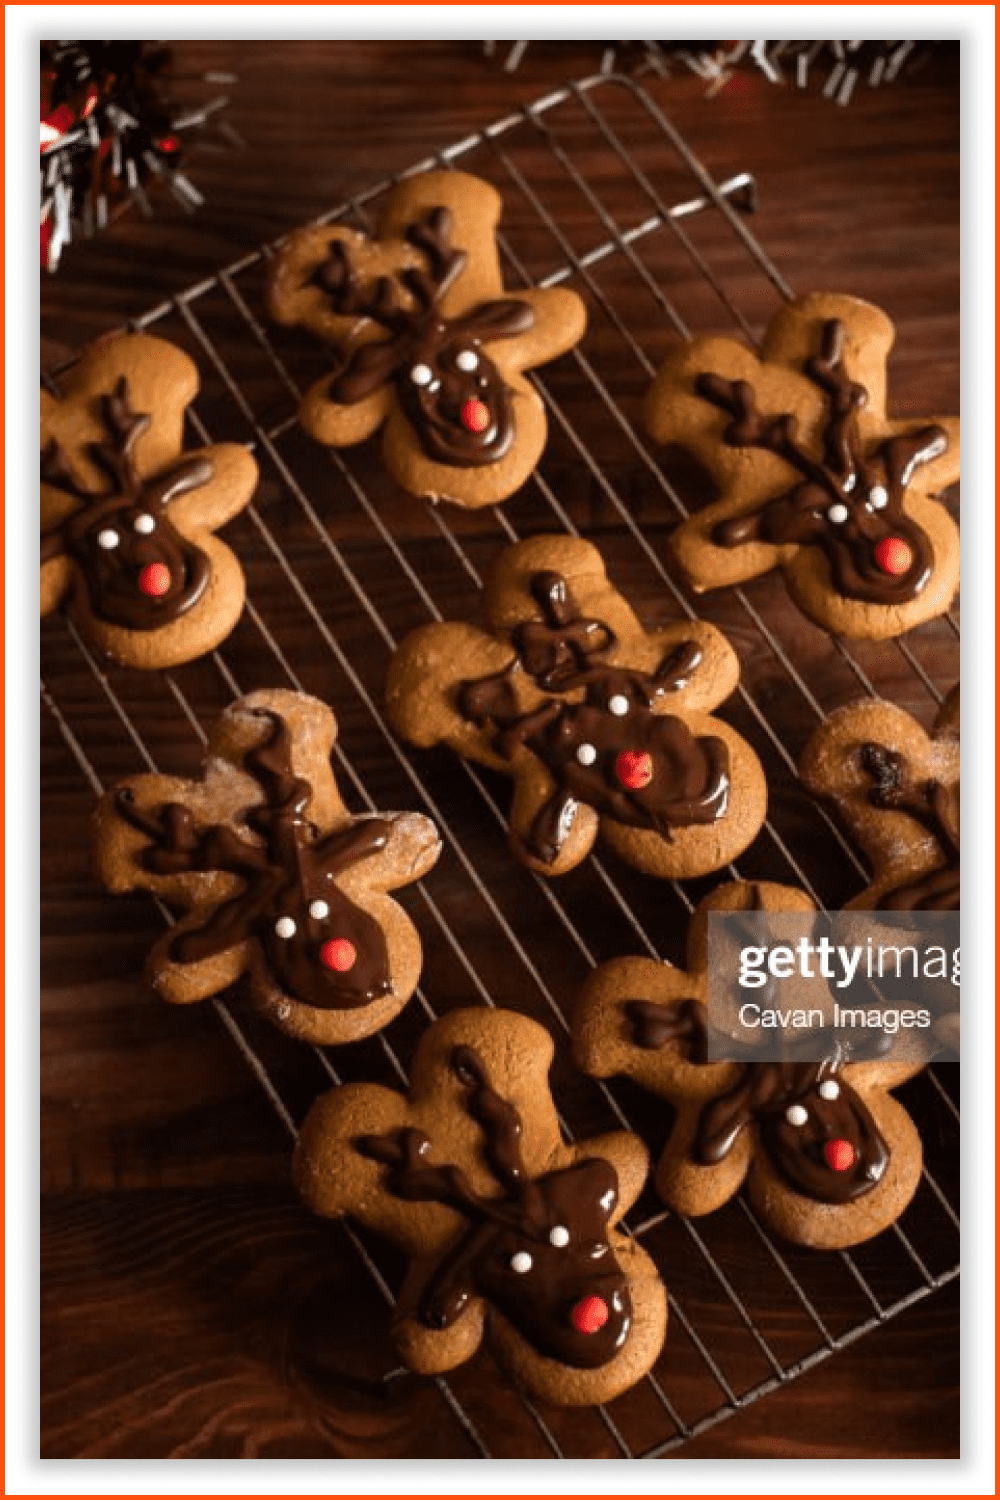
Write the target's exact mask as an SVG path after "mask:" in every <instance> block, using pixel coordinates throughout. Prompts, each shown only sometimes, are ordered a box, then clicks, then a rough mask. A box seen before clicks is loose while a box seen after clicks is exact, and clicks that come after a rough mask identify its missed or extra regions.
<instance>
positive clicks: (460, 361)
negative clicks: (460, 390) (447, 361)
mask: <svg viewBox="0 0 1000 1500" xmlns="http://www.w3.org/2000/svg"><path fill="white" fill-rule="evenodd" d="M455 363H456V365H457V366H458V368H459V369H460V370H465V371H466V372H468V371H469V370H474V369H475V368H476V366H477V365H478V364H479V355H478V354H474V353H473V352H472V350H471V349H459V351H458V353H457V354H456V355H455Z"/></svg>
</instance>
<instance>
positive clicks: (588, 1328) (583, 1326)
mask: <svg viewBox="0 0 1000 1500" xmlns="http://www.w3.org/2000/svg"><path fill="white" fill-rule="evenodd" d="M571 1316H572V1318H573V1327H574V1328H575V1329H576V1331H577V1333H596V1332H597V1330H598V1329H599V1328H603V1327H604V1325H605V1323H606V1322H607V1321H608V1318H609V1317H610V1314H609V1312H608V1304H607V1303H606V1302H605V1300H604V1298H603V1297H595V1296H591V1297H584V1299H583V1301H582V1302H578V1303H577V1304H576V1306H575V1307H574V1309H573V1312H572V1314H571Z"/></svg>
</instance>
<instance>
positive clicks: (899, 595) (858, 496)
mask: <svg viewBox="0 0 1000 1500" xmlns="http://www.w3.org/2000/svg"><path fill="white" fill-rule="evenodd" d="M843 353H844V328H843V324H842V323H841V322H840V321H839V320H838V319H835V318H834V319H830V320H828V321H827V322H825V323H824V324H823V326H822V329H821V332H820V339H819V352H818V353H817V354H815V355H812V356H811V357H810V358H809V359H807V360H806V362H805V374H806V375H807V376H808V377H809V379H810V380H811V381H812V382H813V384H814V385H816V386H817V387H818V388H819V389H820V390H821V391H823V393H824V395H825V396H826V397H827V402H828V412H827V417H826V422H825V424H824V427H823V431H822V439H823V456H822V459H816V458H814V457H813V456H812V455H811V453H810V452H809V451H808V450H807V449H806V447H805V446H804V445H803V444H802V442H801V441H800V439H799V437H798V422H797V419H796V418H795V416H794V415H793V414H792V413H787V412H786V413H784V414H779V415H774V416H765V415H764V414H763V413H761V412H760V411H759V410H758V408H757V405H756V397H755V395H754V391H753V388H752V386H751V385H750V384H749V382H747V381H745V380H725V379H723V378H722V377H721V376H719V375H714V374H701V375H698V376H697V377H696V379H695V383H694V386H695V390H696V391H697V393H698V395H699V396H702V397H703V398H704V399H705V400H706V401H710V402H711V403H712V404H713V406H717V407H719V409H720V410H722V411H724V412H727V413H728V414H729V415H730V416H731V417H732V419H733V420H732V422H731V423H730V424H729V426H728V427H726V428H725V429H724V431H723V434H722V439H723V441H724V442H726V443H728V444H729V445H730V446H731V447H736V448H760V449H763V450H764V451H765V452H768V453H773V454H775V455H777V457H779V458H781V459H783V460H784V462H785V463H787V464H788V465H789V467H790V468H792V469H793V470H795V472H796V473H798V474H799V475H800V476H801V480H800V482H799V483H797V484H795V485H793V486H792V487H791V488H790V489H788V490H786V491H785V492H784V493H782V494H780V495H778V496H777V497H773V498H769V499H765V500H763V501H761V503H760V504H759V505H758V506H757V507H756V508H755V509H754V510H752V511H750V512H748V513H746V514H743V515H738V516H734V517H731V518H730V519H729V520H726V521H722V522H720V523H719V524H718V525H717V526H716V527H715V528H714V530H713V532H712V540H713V541H714V542H715V544H716V545H717V546H719V547H738V546H742V545H743V544H745V543H747V542H755V541H763V542H768V543H771V544H772V545H775V546H782V545H786V544H788V543H799V544H805V543H814V544H816V545H817V546H821V547H822V548H823V551H824V553H825V555H826V557H827V560H828V562H829V564H830V568H831V572H832V574H833V581H834V584H835V585H836V587H837V589H838V590H839V592H840V593H842V594H844V595H845V596H847V597H849V598H854V599H860V600H863V601H865V602H869V603H873V604H883V605H887V604H893V603H898V602H903V601H905V600H908V599H912V598H913V597H915V595H916V594H917V593H918V592H919V591H920V589H922V588H923V586H924V584H925V583H926V581H927V578H928V577H929V576H930V570H931V567H932V564H933V554H932V552H931V548H930V543H929V541H928V539H927V536H926V534H925V532H924V531H923V529H922V528H921V527H919V526H918V525H917V524H916V523H915V522H914V521H913V520H912V518H911V517H909V516H908V515H906V514H905V513H904V509H903V499H904V494H905V490H906V487H907V485H908V484H909V481H910V478H911V476H912V474H913V471H914V469H915V468H917V467H918V466H919V465H921V464H926V463H929V462H930V461H931V460H932V459H933V458H936V457H938V455H939V454H941V453H942V452H944V449H945V447H946V446H947V437H946V435H945V433H944V431H943V430H942V429H941V428H940V427H937V426H934V425H928V426H927V427H923V428H921V429H920V430H919V431H918V432H914V433H910V434H904V435H901V436H899V437H895V438H890V439H887V440H886V441H884V442H883V443H881V444H880V445H879V446H878V448H877V449H875V451H874V452H872V453H871V454H870V455H867V456H866V455H865V453H864V451H863V448H862V442H861V437H860V433H859V429H858V424H857V413H858V412H859V411H860V410H861V409H862V408H863V407H864V406H865V405H866V404H867V401H868V392H867V391H866V390H865V388H864V386H863V385H860V384H858V383H857V382H856V381H852V380H851V379H850V378H849V377H848V376H847V374H846V372H845V370H844V368H843Z"/></svg>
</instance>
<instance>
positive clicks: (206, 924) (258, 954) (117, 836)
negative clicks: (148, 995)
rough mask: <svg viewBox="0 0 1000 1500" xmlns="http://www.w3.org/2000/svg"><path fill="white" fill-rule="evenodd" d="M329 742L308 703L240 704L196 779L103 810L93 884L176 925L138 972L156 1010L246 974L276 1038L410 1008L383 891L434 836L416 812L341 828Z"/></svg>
mask: <svg viewBox="0 0 1000 1500" xmlns="http://www.w3.org/2000/svg"><path fill="white" fill-rule="evenodd" d="M336 733H337V726H336V721H335V719H334V716H333V714H332V712H331V711H330V709H329V708H327V707H326V705H325V704H323V703H320V702H319V701H318V700H317V699H315V698H308V697H306V696H305V695H303V694H299V693H291V692H284V691H280V690H278V689H274V690H271V691H263V692H258V693H252V694H251V695H250V696H249V697H247V698H242V699H240V700H238V701H237V702H236V703H234V704H232V705H231V706H230V707H229V708H228V709H227V710H226V712H225V713H224V714H223V715H222V717H221V719H220V720H219V721H218V723H217V724H216V725H215V727H214V729H213V731H212V733H211V736H210V738H209V744H208V751H207V756H206V761H205V769H204V774H203V776H202V779H201V780H200V781H185V780H181V779H180V778H178V777H172V776H162V775H152V776H136V777H133V778H131V779H130V780H129V781H127V782H125V783H123V784H122V785H120V786H118V787H116V788H115V789H114V790H113V791H111V792H109V793H107V794H106V795H105V797H104V798H103V799H102V801H101V803H100V805H99V807H98V810H97V814H96V829H95V867H96V872H97V875H98V878H99V879H100V880H102V881H103V883H104V884H105V885H106V886H107V887H108V889H109V890H112V891H115V892H119V893H120V892H124V891H132V890H145V891H150V892H151V893H152V894H153V895H156V896H159V897H160V898H161V899H162V900H163V901H165V902H166V903H167V905H168V906H170V907H173V908H174V909H176V910H177V911H178V912H179V913H180V914H181V916H180V920H179V921H178V923H177V925H176V926H174V927H172V928H170V929H169V930H168V931H167V932H166V933H165V934H164V936H163V937H162V938H161V939H160V940H159V941H158V942H157V943H156V945H155V946H154V948H153V950H152V952H151V953H150V955H149V960H148V963H147V973H148V976H149V979H150V982H151V984H152V986H153V988H154V989H155V990H156V991H157V992H158V993H159V994H161V995H162V996H163V997H164V998H165V999H167V1000H171V1001H174V1002H176V1003H179V1004H188V1003H190V1002H191V1001H195V1000H203V999H207V998H208V997H209V996H211V995H217V994H219V992H220V991H221V990H223V989H225V988H226V986H227V985H230V984H232V983H233V982H234V981H235V980H237V979H238V978H239V977H240V975H242V974H244V973H247V974H248V975H249V979H250V992H251V996H252V999H253V1002H254V1004H255V1005H256V1006H257V1007H258V1008H259V1009H260V1010H261V1011H263V1012H264V1013H265V1014H266V1015H267V1016H268V1017H269V1018H270V1019H271V1020H272V1021H274V1022H275V1024H276V1025H278V1026H280V1027H281V1029H282V1030H283V1031H286V1032H288V1034H289V1035H291V1036H297V1037H302V1038H304V1039H305V1040H307V1041H311V1042H318V1043H332V1042H350V1041H355V1040H357V1039H359V1038H361V1037H366V1036H370V1035H371V1034H372V1033H373V1032H376V1031H379V1030H380V1029H381V1028H382V1027H383V1026H385V1025H386V1024H387V1023H388V1022H389V1021H390V1020H391V1019H392V1017H393V1016H395V1015H396V1014H397V1012H398V1011H400V1010H401V1009H402V1007H403V1006H404V1005H405V1004H406V1002H407V1000H408V999H409V998H410V996H411V994H412V993H413V990H414V988H415V986H416V984H417V981H418V979H419V976H420V964H421V951H420V941H419V939H418V937H417V933H416V930H415V929H414V927H413V925H412V923H411V922H410V920H409V918H408V917H407V916H406V914H405V913H404V912H403V910H402V908H401V907H400V906H398V905H397V903H396V902H395V901H393V900H392V899H391V898H390V897H389V895H388V894H387V893H388V892H389V891H391V890H395V889H396V887H397V886H402V885H408V884H409V883H410V882H411V881H413V880H418V879H419V878H420V877H421V876H422V875H424V874H426V872H427V871H428V870H429V869H430V868H431V866H432V865H433V864H434V862H435V860H436V859H437V857H438V854H439V853H440V843H439V840H438V837H437V831H436V829H435V827H434V825H433V823H431V821H430V820H429V819H428V818H425V817H423V816H421V815H420V814H419V813H379V814H375V815H373V816H368V817H359V818H354V817H352V816H351V815H350V813H348V811H347V810H346V808H345V806H344V803H343V801H342V799H341V796H340V793H339V791H338V790H337V785H336V782H335V780H334V776H333V771H332V769H331V767H330V751H331V748H332V746H333V743H334V740H335V738H336Z"/></svg>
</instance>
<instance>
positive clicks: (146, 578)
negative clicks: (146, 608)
mask: <svg viewBox="0 0 1000 1500" xmlns="http://www.w3.org/2000/svg"><path fill="white" fill-rule="evenodd" d="M170 583H171V579H170V569H169V568H168V567H167V565H166V563H147V565H146V566H145V567H144V568H143V570H142V572H141V573H140V574H139V587H140V588H141V589H142V592H143V593H144V594H148V595H149V597H150V598H151V599H159V598H161V597H162V595H163V594H165V593H166V592H167V590H168V589H169V587H170Z"/></svg>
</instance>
